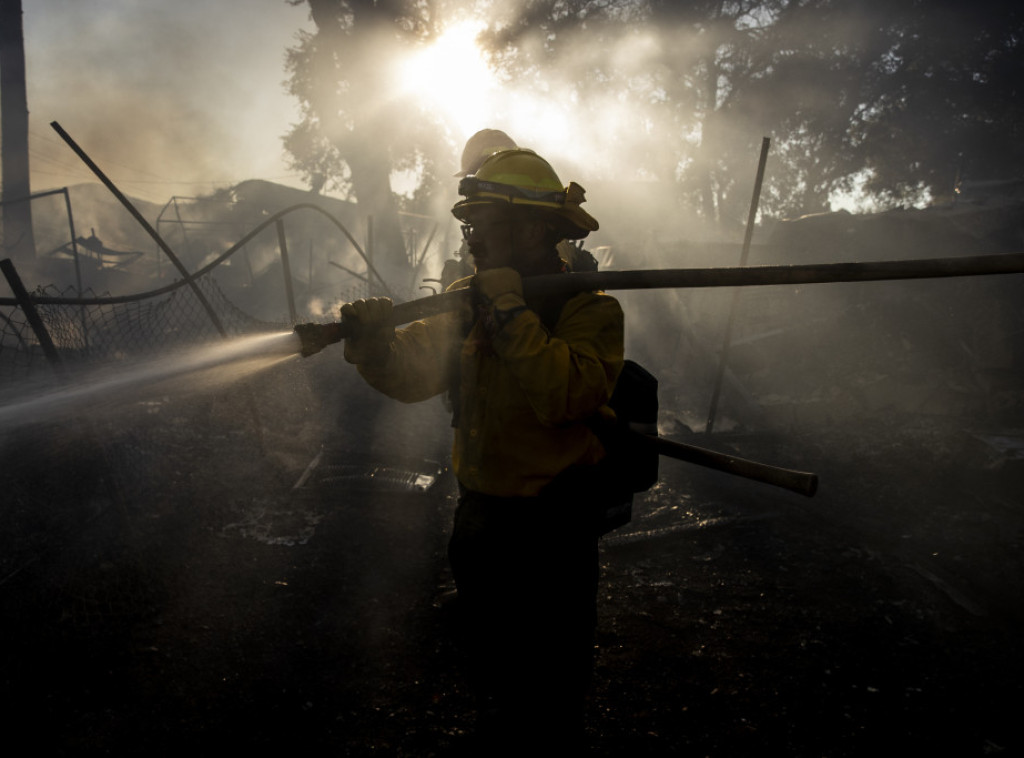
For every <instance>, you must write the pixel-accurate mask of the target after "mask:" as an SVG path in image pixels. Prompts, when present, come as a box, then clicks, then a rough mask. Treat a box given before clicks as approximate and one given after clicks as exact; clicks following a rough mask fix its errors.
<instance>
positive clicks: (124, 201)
mask: <svg viewBox="0 0 1024 758" xmlns="http://www.w3.org/2000/svg"><path fill="white" fill-rule="evenodd" d="M50 126H52V127H53V129H54V131H56V132H57V134H59V135H60V137H61V139H63V140H64V141H65V142H66V143H67V144H68V147H70V148H71V149H72V150H74V151H75V153H76V154H77V155H78V157H79V158H81V159H82V161H83V162H84V163H85V165H86V166H88V167H89V169H90V170H91V171H92V172H93V173H94V174H96V177H97V178H98V179H99V180H100V181H101V182H103V184H104V185H105V186H106V188H107V189H108V190H110V191H111V193H112V194H113V195H114V197H116V198H117V199H118V201H119V202H120V203H121V205H123V206H124V207H125V209H126V210H127V211H128V212H129V213H131V214H132V216H133V217H134V218H135V220H136V221H138V222H139V224H140V225H141V226H142V228H143V229H145V230H146V233H147V234H148V235H149V236H150V237H152V238H153V241H154V242H156V244H157V245H158V246H159V247H160V249H161V250H163V251H164V255H166V256H167V259H168V260H169V261H170V262H171V263H173V264H174V266H175V268H177V269H178V271H179V272H181V275H182V277H184V281H185V283H186V284H188V286H189V287H190V288H191V289H192V292H193V294H195V296H196V299H197V300H198V301H199V303H200V304H201V305H202V306H203V308H204V309H205V310H206V314H207V315H208V316H209V317H210V321H211V322H212V323H213V325H214V327H216V329H217V331H218V332H220V335H221V336H222V337H225V336H227V332H226V331H224V325H223V324H221V322H220V319H219V318H218V317H217V313H216V311H214V310H213V307H212V306H211V305H210V303H209V301H208V300H207V299H206V298H205V297H204V296H203V293H202V291H201V290H200V289H199V287H198V285H196V283H195V280H194V277H193V276H192V275H191V274H189V273H188V269H186V268H185V266H184V265H182V263H181V261H180V260H178V256H176V255H175V254H174V251H173V250H171V248H170V246H169V245H168V244H167V243H166V242H164V239H163V237H161V236H160V235H159V234H157V231H156V229H154V228H153V227H152V225H151V224H150V223H149V222H148V221H146V219H145V218H144V217H143V215H142V214H141V213H139V210H138V209H137V208H136V207H135V206H134V205H133V204H132V202H131V200H129V199H128V198H127V197H125V195H124V194H123V193H122V192H121V190H119V189H118V188H117V187H116V186H115V185H114V183H113V182H112V181H110V179H109V178H108V177H107V175H106V174H104V173H103V171H102V170H101V169H100V167H99V166H97V165H96V164H95V163H94V162H93V161H92V159H91V158H90V157H89V156H88V155H86V153H85V151H84V150H82V148H81V147H79V146H78V143H76V142H75V141H74V140H73V139H72V138H71V135H70V134H68V133H67V132H66V131H64V129H63V128H62V127H61V125H60V124H58V123H57V122H56V121H52V122H51V123H50Z"/></svg>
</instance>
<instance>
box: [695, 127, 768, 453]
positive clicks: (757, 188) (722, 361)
mask: <svg viewBox="0 0 1024 758" xmlns="http://www.w3.org/2000/svg"><path fill="white" fill-rule="evenodd" d="M770 144H771V140H770V139H768V137H764V138H762V139H761V158H760V160H759V161H758V163H757V178H756V179H755V180H754V196H753V197H752V198H751V200H750V212H749V214H748V215H747V232H746V234H745V235H744V238H743V252H742V253H741V254H740V266H741V267H742V266H746V265H747V258H748V257H749V256H750V241H751V240H752V239H753V236H754V219H755V218H756V217H757V206H758V203H759V202H760V199H761V183H762V182H763V181H764V165H765V162H766V161H767V160H768V146H769V145H770ZM739 299H740V290H735V291H734V292H733V295H732V307H731V308H730V309H729V322H728V324H727V325H726V327H725V339H724V340H723V341H722V352H721V354H720V355H719V356H718V374H717V375H716V376H715V388H714V390H713V391H712V393H711V408H710V409H709V410H708V423H707V426H706V427H705V428H704V433H705V434H711V432H712V430H713V429H714V426H715V413H716V412H717V410H718V397H719V395H720V394H721V392H722V378H723V377H724V376H725V367H726V364H728V362H729V347H730V344H731V343H732V328H733V323H734V322H735V320H736V309H737V307H738V305H739Z"/></svg>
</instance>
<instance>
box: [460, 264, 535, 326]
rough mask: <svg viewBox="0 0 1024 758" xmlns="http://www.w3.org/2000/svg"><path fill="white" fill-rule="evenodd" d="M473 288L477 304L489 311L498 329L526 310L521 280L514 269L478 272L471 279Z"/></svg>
mask: <svg viewBox="0 0 1024 758" xmlns="http://www.w3.org/2000/svg"><path fill="white" fill-rule="evenodd" d="M473 287H474V288H475V289H476V294H477V298H478V301H479V303H480V304H481V305H482V306H483V307H484V308H485V309H486V310H487V311H489V313H490V315H491V316H492V317H493V319H494V322H495V324H496V325H497V327H498V328H499V329H500V328H502V327H503V326H505V324H507V323H508V322H509V321H511V320H512V319H514V318H515V317H516V316H518V315H519V314H520V313H522V312H523V311H525V310H526V301H525V300H524V299H523V280H522V278H521V277H520V276H519V272H518V271H516V270H515V269H512V268H494V269H487V270H485V271H478V272H477V274H476V276H474V277H473Z"/></svg>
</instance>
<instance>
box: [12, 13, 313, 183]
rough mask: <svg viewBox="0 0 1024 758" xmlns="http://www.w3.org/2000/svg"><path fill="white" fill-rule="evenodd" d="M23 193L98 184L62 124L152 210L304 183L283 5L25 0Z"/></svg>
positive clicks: (297, 17) (289, 26) (304, 17)
mask: <svg viewBox="0 0 1024 758" xmlns="http://www.w3.org/2000/svg"><path fill="white" fill-rule="evenodd" d="M23 10H24V29H25V58H26V68H27V79H28V107H29V119H30V121H29V127H30V150H31V164H32V174H33V176H32V188H33V190H35V191H39V190H43V189H47V188H51V187H61V186H65V185H70V184H76V183H79V182H82V181H94V175H93V174H92V172H91V171H89V169H88V168H86V167H85V165H84V164H83V163H82V162H81V161H80V160H79V158H78V157H77V156H76V155H75V154H74V153H73V152H72V151H71V150H70V148H68V147H67V145H65V144H64V142H63V140H61V138H60V137H59V136H57V134H56V132H54V131H53V129H52V128H51V127H50V122H51V121H57V122H59V123H60V125H61V126H62V127H64V129H65V130H66V131H67V132H68V133H69V134H70V135H71V136H72V137H73V138H74V139H75V141H76V142H77V143H78V144H79V145H80V146H81V147H82V149H83V150H85V151H86V153H88V154H89V156H90V157H91V158H92V159H93V160H94V161H95V162H96V163H97V164H98V165H99V166H100V168H102V169H103V170H104V171H105V172H107V173H108V175H109V176H110V177H111V178H112V179H113V181H114V182H115V183H117V184H118V186H119V187H121V189H123V190H124V191H125V192H127V193H129V194H131V195H133V196H136V197H142V198H145V199H149V200H153V201H155V202H164V201H166V200H167V199H169V198H170V197H171V196H172V195H175V194H177V195H192V194H196V193H197V192H207V191H210V190H212V189H214V188H216V187H219V186H226V185H230V184H234V183H237V182H239V181H242V180H245V179H250V178H256V177H258V178H262V179H269V180H273V181H278V182H281V183H284V184H291V185H294V186H301V184H300V183H299V180H298V176H297V175H294V174H292V173H291V172H290V171H289V170H288V168H287V166H286V164H285V161H284V158H283V149H282V146H281V136H282V135H283V134H284V133H285V132H286V131H287V130H288V127H289V124H291V123H293V122H296V121H298V118H299V117H298V112H297V108H296V104H295V101H294V99H293V98H291V97H290V96H288V95H287V94H286V93H285V91H284V87H283V85H282V82H283V81H284V79H285V72H284V54H285V49H286V48H287V47H289V46H291V45H292V44H293V43H294V40H295V33H296V31H297V30H299V29H302V28H305V29H312V22H311V21H310V20H309V18H308V8H307V7H306V6H301V7H293V6H290V5H287V4H286V3H285V2H284V0H175V1H174V2H167V1H166V0H23Z"/></svg>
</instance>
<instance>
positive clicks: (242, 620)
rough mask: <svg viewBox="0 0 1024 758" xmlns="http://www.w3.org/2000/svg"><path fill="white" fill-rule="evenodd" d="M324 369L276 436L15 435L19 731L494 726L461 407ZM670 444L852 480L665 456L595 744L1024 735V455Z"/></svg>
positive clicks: (329, 742) (405, 749)
mask: <svg viewBox="0 0 1024 758" xmlns="http://www.w3.org/2000/svg"><path fill="white" fill-rule="evenodd" d="M308 365H309V364H302V365H301V366H298V365H296V366H291V367H290V368H287V369H282V370H279V371H277V373H275V374H274V375H273V377H263V378H261V379H258V380H255V381H253V382H250V383H249V384H248V385H247V386H248V390H247V391H249V392H252V393H254V394H255V397H256V398H257V400H258V403H257V405H258V408H259V415H260V417H261V419H262V423H261V426H260V428H261V429H262V433H260V434H258V433H257V432H256V431H255V429H256V428H257V427H256V425H255V424H254V423H253V422H250V421H244V422H243V421H240V419H245V418H246V414H248V413H250V411H249V410H247V409H248V408H249V406H248V404H247V403H246V402H245V400H244V395H245V393H244V392H242V391H240V390H239V389H237V388H235V389H232V390H231V391H227V392H221V393H206V394H204V395H202V397H199V398H196V397H194V396H191V395H189V394H187V393H186V394H183V395H182V396H178V397H175V396H169V397H165V398H163V399H162V400H161V401H160V402H159V403H158V404H157V405H155V406H153V405H148V406H146V408H145V409H143V408H140V407H133V408H131V409H127V410H124V411H121V412H117V413H114V412H109V413H107V414H106V415H105V416H104V417H102V418H101V419H99V420H96V421H95V424H94V426H93V427H92V428H91V429H90V430H89V431H88V433H87V432H86V431H84V429H86V427H81V426H77V425H71V424H65V425H62V426H61V427H60V428H36V429H33V430H30V431H26V432H23V433H21V434H19V435H18V437H17V439H16V440H7V444H6V446H5V450H4V461H5V466H4V471H3V477H4V486H5V489H6V492H7V495H8V497H7V502H8V505H7V507H6V509H5V511H4V515H3V519H4V529H3V540H4V547H5V550H4V560H3V567H4V572H3V576H2V584H0V602H2V604H3V613H4V619H5V622H4V626H3V647H2V649H3V662H2V665H3V682H4V693H5V700H6V703H5V713H6V716H7V719H8V721H7V723H8V725H9V730H8V733H9V734H11V735H17V736H23V737H27V738H29V739H30V740H31V742H32V743H33V745H35V746H36V747H37V749H38V750H39V751H41V752H42V751H45V752H47V753H50V754H55V755H61V754H68V755H71V754H74V755H82V754H125V753H134V752H138V751H140V750H143V749H144V750H145V751H146V752H147V753H150V754H154V755H180V754H183V753H186V752H187V753H190V754H199V755H205V754H214V753H217V752H220V751H221V750H224V749H232V750H238V751H244V750H251V749H257V748H258V749H263V750H269V749H287V750H290V751H292V752H299V753H303V754H320V753H326V752H328V751H330V752H333V753H337V754H342V755H352V756H361V755H395V756H403V755H404V756H429V755H442V754H444V751H446V750H448V749H449V748H451V747H452V746H453V745H455V744H457V743H458V742H459V740H460V737H461V735H462V734H463V733H464V732H465V731H467V730H469V729H471V726H472V725H471V722H470V719H469V717H468V711H469V705H470V701H469V696H468V694H467V693H466V691H465V689H464V686H463V680H462V678H461V675H460V666H461V661H460V657H459V654H458V650H457V647H456V646H455V645H454V644H453V641H452V634H451V628H450V623H449V621H448V615H449V611H448V597H449V596H450V592H451V590H452V589H453V587H452V583H451V581H450V577H449V575H448V573H447V569H446V565H445V560H444V548H445V541H446V538H447V529H448V524H449V521H450V517H451V511H452V509H453V507H454V500H453V483H452V481H451V479H450V476H449V474H448V473H447V471H446V469H445V460H446V458H445V455H446V448H447V431H446V425H447V417H446V414H445V411H444V408H443V407H442V404H441V403H440V402H432V403H427V404H422V405H419V406H397V405H395V404H392V403H390V402H389V401H386V400H384V399H382V398H380V397H378V396H375V395H374V394H373V393H371V392H369V391H368V390H366V389H365V388H363V387H362V385H361V384H360V383H359V381H358V378H357V377H355V376H354V374H353V372H351V371H350V370H348V367H346V366H345V365H344V364H343V363H342V362H341V361H340V358H339V356H338V355H336V354H335V355H331V356H326V354H325V358H324V360H323V362H322V363H321V364H319V365H318V368H316V370H311V369H309V368H308ZM666 388H667V390H668V391H667V392H666V394H665V395H663V406H664V407H665V409H666V410H667V411H677V412H678V411H681V410H683V409H681V408H680V407H678V403H679V402H680V401H679V400H678V396H676V395H674V394H673V393H672V392H671V386H670V383H669V385H667V387H666ZM1004 405H1005V404H1004ZM1011 410H1012V408H1011ZM1018 410H1019V408H1018ZM677 415H678V414H677ZM1009 418H1010V419H1011V421H1012V418H1014V417H1012V416H1011V417H1009ZM975 420H977V419H975ZM990 420H991V419H990ZM669 426H670V427H671V425H669ZM369 430H372V432H371V431H369ZM666 431H668V432H669V433H671V434H672V435H673V436H675V437H676V438H678V439H681V440H684V441H685V440H689V441H692V442H695V443H697V444H708V445H709V446H714V447H717V448H719V449H724V450H729V451H734V452H736V453H737V454H739V455H742V456H744V457H748V458H754V459H758V460H764V461H766V462H770V463H776V464H779V465H788V466H792V467H797V468H804V469H807V470H813V471H816V472H817V473H818V474H819V475H820V477H821V487H820V490H819V493H818V495H817V496H816V497H815V498H813V499H805V498H802V497H800V496H798V495H793V494H790V493H788V492H784V491H781V490H776V489H774V488H771V487H768V486H765V485H760V484H756V483H751V482H746V481H743V480H739V479H735V478H732V477H729V476H727V475H725V474H722V473H719V472H714V471H709V470H705V469H700V468H697V467H693V466H689V465H687V464H683V463H678V462H672V461H663V463H662V478H661V481H660V482H659V484H658V485H657V486H656V487H655V488H654V489H653V490H652V491H651V492H649V493H647V494H646V495H644V496H642V497H639V498H638V500H637V503H636V506H635V512H634V519H633V522H632V523H631V524H629V525H628V526H627V527H625V528H623V529H621V530H619V531H617V532H615V533H613V534H612V535H610V536H608V537H607V538H605V540H604V541H603V545H602V553H601V560H602V573H603V579H602V586H601V598H600V605H599V609H600V620H599V628H598V649H597V666H596V673H595V681H594V689H593V697H592V703H591V709H590V719H589V727H588V728H589V736H590V738H591V743H592V746H593V754H594V755H598V756H620V755H681V754H692V755H710V756H740V755H764V754H782V755H792V756H824V755H828V756H861V755H874V754H879V753H885V754H894V753H898V752H908V753H909V752H913V753H915V754H920V753H928V752H934V751H937V750H940V749H941V750H942V751H943V752H944V754H957V755H964V756H969V755H989V754H1006V755H1010V754H1014V753H1015V752H1016V751H1018V750H1020V749H1021V748H1022V744H1021V740H1020V734H1019V728H1018V726H1017V721H1018V716H1019V714H1020V712H1021V707H1022V705H1024V695H1022V691H1021V684H1020V681H1021V674H1022V673H1024V667H1022V663H1024V662H1022V660H1021V655H1022V654H1021V651H1020V647H1019V644H1018V639H1019V634H1020V628H1021V621H1022V605H1021V601H1020V598H1021V597H1022V590H1024V561H1022V559H1021V542H1022V540H1024V513H1022V511H1021V503H1020V492H1021V491H1022V489H1021V485H1022V484H1024V482H1022V479H1024V475H1022V468H1021V466H1022V464H1021V462H1020V461H1019V460H1018V459H1015V458H1014V454H1013V452H1012V450H1011V451H1009V452H1007V451H1006V450H1005V449H1004V450H1003V451H1002V452H999V450H998V449H997V448H993V447H992V446H991V445H987V444H985V443H984V442H983V441H982V440H981V439H980V438H979V437H978V436H977V435H976V434H973V433H972V429H971V428H970V424H968V423H966V422H965V420H964V417H962V416H949V415H945V416H943V415H934V414H925V413H920V412H918V413H909V412H900V411H898V410H895V409H894V408H893V407H892V406H886V410H885V412H878V413H875V414H873V415H871V416H870V417H869V416H864V415H862V416H860V417H859V419H858V418H855V417H853V416H848V417H844V418H843V420H842V423H821V422H818V423H814V424H811V423H810V422H807V424H806V425H805V426H803V427H802V429H801V431H799V432H796V433H795V432H793V431H792V430H791V429H790V430H789V431H787V432H786V433H785V434H780V433H779V431H778V430H777V429H776V430H775V431H772V428H771V427H761V428H756V429H755V428H748V429H743V428H734V429H733V430H732V431H727V432H723V433H721V434H719V435H716V438H715V439H714V440H713V441H712V442H708V441H707V440H705V439H704V438H703V437H700V436H692V435H688V433H686V432H685V431H683V430H682V427H681V426H679V425H677V426H675V427H671V428H667V429H666ZM96 435H99V437H100V438H102V439H103V440H104V444H102V445H97V444H95V443H96V439H97V438H96ZM318 455H319V456H320V457H319V459H318V464H317V465H316V466H315V468H313V467H310V464H311V463H312V462H313V461H314V460H317V456H318ZM304 473H308V476H306V477H305V478H304V479H303V478H302V477H303V474H304ZM412 474H417V475H419V476H420V477H421V478H420V479H418V480H417V479H414V478H413V477H411V476H410V475H412ZM430 477H436V478H435V479H434V480H433V482H432V483H431V484H430V485H429V486H426V484H427V483H428V481H429V478H430ZM300 480H301V484H300ZM538 528H543V524H538ZM524 560H528V556H524ZM40 725H42V726H40Z"/></svg>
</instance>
